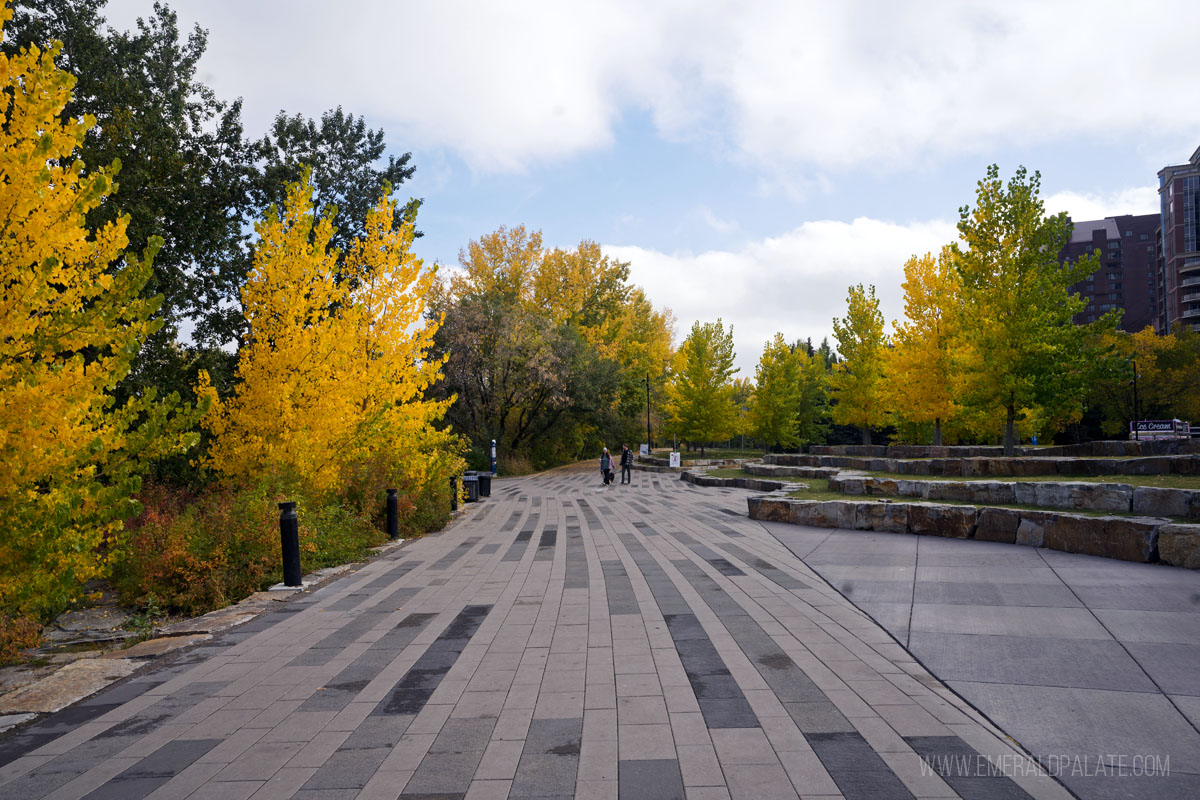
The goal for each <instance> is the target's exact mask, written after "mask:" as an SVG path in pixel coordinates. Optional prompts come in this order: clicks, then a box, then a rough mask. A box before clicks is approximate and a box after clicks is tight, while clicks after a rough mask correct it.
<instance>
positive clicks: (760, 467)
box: [742, 464, 841, 478]
mask: <svg viewBox="0 0 1200 800" xmlns="http://www.w3.org/2000/svg"><path fill="white" fill-rule="evenodd" d="M742 469H744V470H745V471H746V472H749V473H750V474H751V475H762V476H764V477H767V478H832V477H833V476H834V475H837V474H838V473H839V472H840V471H841V470H839V469H837V468H836V467H783V466H779V465H778V464H743V465H742Z"/></svg>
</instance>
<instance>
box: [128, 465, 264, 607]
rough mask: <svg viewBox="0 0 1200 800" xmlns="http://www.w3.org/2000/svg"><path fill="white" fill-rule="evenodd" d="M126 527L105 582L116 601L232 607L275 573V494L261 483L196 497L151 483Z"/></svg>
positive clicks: (204, 493)
mask: <svg viewBox="0 0 1200 800" xmlns="http://www.w3.org/2000/svg"><path fill="white" fill-rule="evenodd" d="M140 499H141V501H142V505H143V511H142V513H141V514H140V515H138V516H137V517H136V518H135V519H134V520H133V521H132V522H131V523H130V524H129V534H128V539H127V543H126V547H125V552H124V554H123V558H122V559H121V560H120V561H119V562H118V563H117V565H116V567H115V569H114V571H113V583H114V585H115V587H116V589H117V591H118V593H119V594H120V596H121V599H122V601H123V602H126V603H131V604H134V605H137V606H139V607H144V606H147V605H148V604H149V602H150V599H151V598H154V599H155V601H156V602H157V603H158V604H161V605H162V606H165V607H167V608H170V609H174V610H178V611H182V612H184V613H188V614H202V613H205V612H207V611H211V610H213V609H215V608H221V607H223V606H225V605H228V604H229V603H233V602H236V601H238V600H240V599H242V598H243V597H246V596H247V595H249V594H252V593H253V592H256V591H258V590H260V589H262V588H264V587H265V586H268V585H270V584H271V583H272V582H273V581H274V580H275V579H276V578H277V577H278V576H279V575H280V574H281V570H280V551H279V523H278V519H279V512H278V510H277V509H276V506H275V504H276V503H277V502H278V501H279V500H281V499H282V492H280V491H279V490H278V489H274V488H272V487H267V486H257V487H252V488H250V489H245V490H241V491H234V490H230V489H226V488H220V487H217V488H211V489H208V490H205V491H203V492H201V493H199V494H197V495H192V494H190V493H188V492H181V491H178V490H172V489H168V488H165V487H161V486H153V487H149V488H148V489H146V490H144V491H143V492H142V494H141V497H140Z"/></svg>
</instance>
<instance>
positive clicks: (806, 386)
mask: <svg viewBox="0 0 1200 800" xmlns="http://www.w3.org/2000/svg"><path fill="white" fill-rule="evenodd" d="M822 344H824V345H826V346H827V345H828V342H823V343H822ZM794 349H795V353H796V357H797V361H798V362H799V365H800V370H799V375H798V376H797V380H798V382H797V384H796V385H797V389H798V391H797V395H796V439H797V444H801V445H808V444H815V443H817V442H823V441H825V434H826V432H827V431H828V428H829V425H828V418H829V370H828V368H827V367H826V363H827V362H826V360H825V356H824V354H823V353H822V352H821V351H820V350H816V351H811V352H810V351H809V350H808V349H807V348H802V347H800V346H799V343H797V346H796V347H795V348H794Z"/></svg>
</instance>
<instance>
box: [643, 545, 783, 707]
mask: <svg viewBox="0 0 1200 800" xmlns="http://www.w3.org/2000/svg"><path fill="white" fill-rule="evenodd" d="M619 538H620V539H621V542H622V543H623V544H624V545H625V549H626V550H628V551H629V554H630V555H631V556H633V560H634V562H635V563H636V564H637V565H638V569H639V570H641V572H642V575H643V576H645V578H646V583H647V584H648V585H649V586H650V592H651V594H653V595H654V601H655V602H656V603H657V604H658V608H659V610H660V611H661V612H662V615H663V619H664V620H666V623H667V630H668V631H669V632H670V634H671V640H672V641H673V642H674V643H675V650H676V652H678V653H679V660H680V661H682V662H683V669H684V671H685V672H687V676H688V683H690V684H691V685H692V692H694V693H695V695H696V702H697V703H699V704H700V712H701V713H702V714H703V715H704V724H705V725H707V726H708V727H709V728H757V727H759V722H758V717H757V716H756V715H755V714H754V711H753V710H752V709H751V708H750V703H749V702H747V700H746V696H745V695H744V694H742V690H741V687H739V686H738V685H737V681H735V680H734V679H733V675H732V673H730V671H729V667H728V666H726V664H725V661H724V659H722V658H721V656H720V654H719V653H718V652H717V648H716V647H715V646H714V645H713V643H712V640H711V639H710V638H709V637H708V634H707V633H705V632H704V628H703V627H702V626H701V625H700V620H699V619H697V618H696V615H695V614H694V613H692V608H691V606H689V605H688V603H687V601H686V600H684V599H683V595H682V594H680V593H679V590H678V589H676V588H675V584H674V582H672V580H671V578H670V576H669V575H667V573H666V570H664V569H663V568H662V567H660V566H659V565H658V562H657V561H655V560H654V558H653V556H651V555H650V553H649V551H647V550H646V548H645V547H644V546H643V545H642V543H641V542H639V541H638V540H637V539H636V538H635V537H634V536H633V534H630V533H623V534H620V535H619Z"/></svg>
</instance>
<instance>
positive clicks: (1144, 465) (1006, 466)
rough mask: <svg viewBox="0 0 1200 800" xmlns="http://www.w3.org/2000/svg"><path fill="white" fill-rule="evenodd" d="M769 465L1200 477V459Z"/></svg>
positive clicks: (822, 460) (847, 459)
mask: <svg viewBox="0 0 1200 800" xmlns="http://www.w3.org/2000/svg"><path fill="white" fill-rule="evenodd" d="M763 461H764V463H766V464H773V465H776V466H788V467H835V468H842V469H858V470H867V471H871V472H895V473H898V474H901V475H953V476H956V477H992V476H994V477H1005V478H1013V477H1022V476H1026V477H1027V476H1034V475H1200V455H1165V456H1141V457H1137V458H1065V457H1064V458H1050V457H1041V456H1038V457H1025V458H923V459H896V458H858V457H855V456H821V455H804V454H799V453H772V454H770V455H766V456H763Z"/></svg>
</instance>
